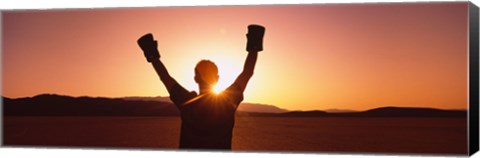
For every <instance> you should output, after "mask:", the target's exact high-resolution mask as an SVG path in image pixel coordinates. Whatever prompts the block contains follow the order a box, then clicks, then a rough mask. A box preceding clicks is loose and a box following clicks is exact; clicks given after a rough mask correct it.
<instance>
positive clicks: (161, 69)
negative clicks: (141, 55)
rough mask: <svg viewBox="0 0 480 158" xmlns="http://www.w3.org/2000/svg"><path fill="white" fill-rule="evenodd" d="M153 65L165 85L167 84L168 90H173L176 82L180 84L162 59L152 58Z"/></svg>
mask: <svg viewBox="0 0 480 158" xmlns="http://www.w3.org/2000/svg"><path fill="white" fill-rule="evenodd" d="M152 66H153V68H154V69H155V72H157V75H158V77H160V80H161V81H162V83H163V85H165V88H167V90H168V92H171V91H172V89H173V86H174V85H175V84H178V83H177V81H175V79H173V77H172V76H170V74H169V73H168V71H167V68H166V67H165V65H163V63H162V61H160V59H153V60H152Z"/></svg>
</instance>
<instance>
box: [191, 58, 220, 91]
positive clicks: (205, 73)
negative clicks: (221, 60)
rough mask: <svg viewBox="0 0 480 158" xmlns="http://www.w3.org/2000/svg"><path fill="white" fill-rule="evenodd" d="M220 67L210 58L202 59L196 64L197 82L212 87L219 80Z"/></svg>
mask: <svg viewBox="0 0 480 158" xmlns="http://www.w3.org/2000/svg"><path fill="white" fill-rule="evenodd" d="M218 78H219V76H218V68H217V65H215V63H213V62H212V61H210V60H201V61H200V62H198V63H197V66H195V82H197V83H198V84H199V85H201V86H207V87H212V86H214V85H215V84H217V81H218Z"/></svg>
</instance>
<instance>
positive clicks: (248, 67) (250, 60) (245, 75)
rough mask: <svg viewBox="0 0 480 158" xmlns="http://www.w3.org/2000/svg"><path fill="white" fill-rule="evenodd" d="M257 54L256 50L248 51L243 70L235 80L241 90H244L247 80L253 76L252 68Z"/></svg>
mask: <svg viewBox="0 0 480 158" xmlns="http://www.w3.org/2000/svg"><path fill="white" fill-rule="evenodd" d="M257 56H258V52H257V51H250V52H248V55H247V59H246V60H245V64H244V66H243V71H242V73H240V75H239V76H238V77H237V79H236V80H235V83H236V84H237V86H238V87H239V88H240V90H241V91H242V92H243V91H244V90H245V88H246V87H247V83H248V81H249V80H250V78H251V77H252V76H253V70H254V69H255V64H256V63H257Z"/></svg>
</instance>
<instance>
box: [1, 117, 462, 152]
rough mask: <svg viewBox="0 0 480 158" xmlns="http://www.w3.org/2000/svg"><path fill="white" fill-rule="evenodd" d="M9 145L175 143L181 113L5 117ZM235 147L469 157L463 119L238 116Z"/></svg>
mask: <svg viewBox="0 0 480 158" xmlns="http://www.w3.org/2000/svg"><path fill="white" fill-rule="evenodd" d="M3 119H4V124H3V135H4V137H3V138H4V145H6V146H30V147H32V146H33V147H36V146H48V147H80V148H117V149H124V148H128V149H158V150H162V149H166V150H175V149H177V148H178V142H179V132H180V121H181V120H180V118H179V117H90V116H85V117H37V116H35V117H25V116H21V117H20V116H15V117H14V116H6V117H3ZM232 148H233V149H232V150H234V151H260V152H263V151H265V152H272V151H279V152H303V153H305V152H328V153H387V154H391V153H397V154H429V155H430V154H448V155H450V154H454V155H458V154H466V152H467V119H466V118H354V117H351V118H340V117H338V118H315V117H247V116H245V117H237V118H236V124H235V128H234V131H233V143H232Z"/></svg>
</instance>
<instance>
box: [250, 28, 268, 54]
mask: <svg viewBox="0 0 480 158" xmlns="http://www.w3.org/2000/svg"><path fill="white" fill-rule="evenodd" d="M264 34H265V27H263V26H260V25H254V24H252V25H248V33H247V51H248V52H252V51H254V52H259V51H262V50H263V35H264Z"/></svg>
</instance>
